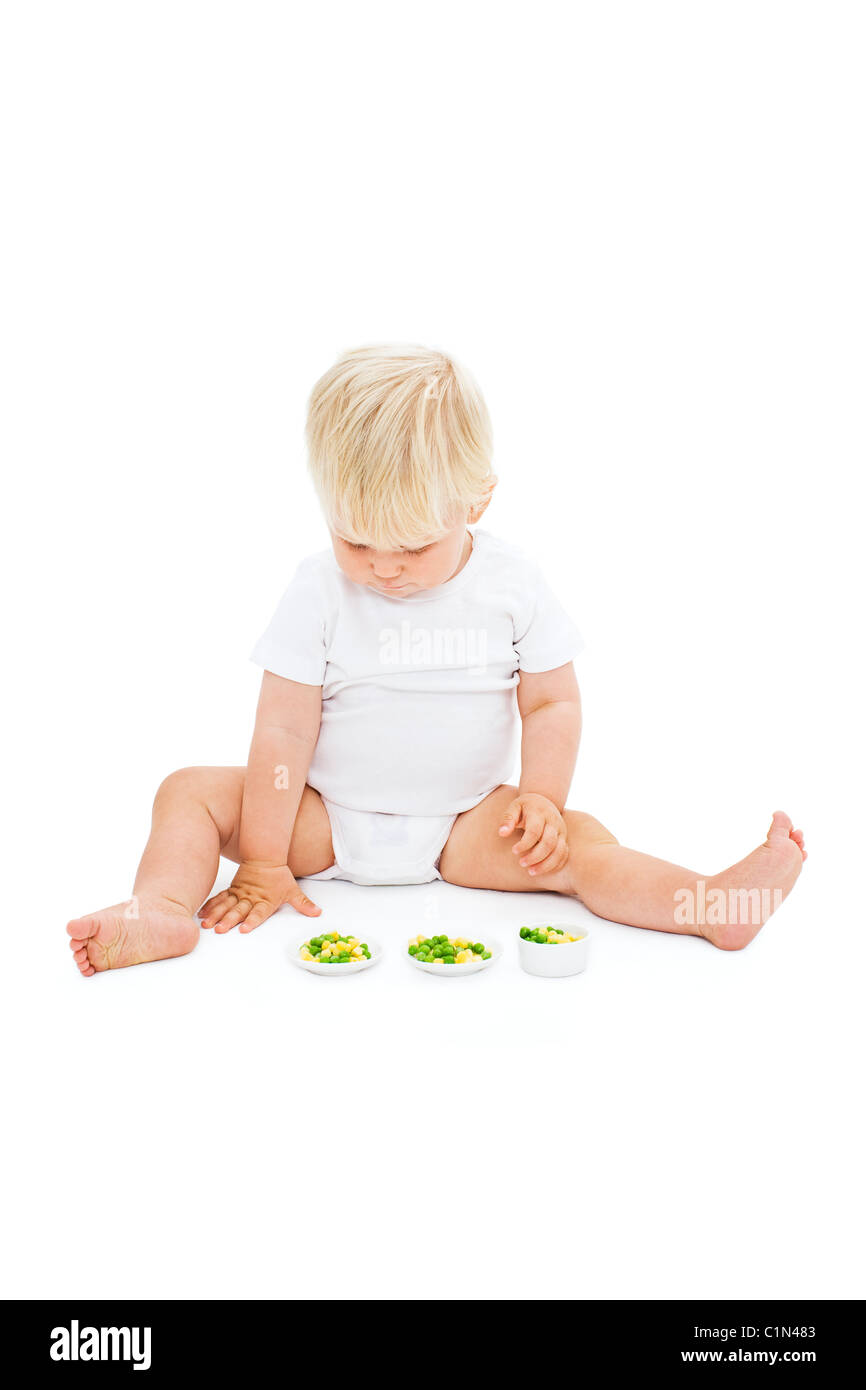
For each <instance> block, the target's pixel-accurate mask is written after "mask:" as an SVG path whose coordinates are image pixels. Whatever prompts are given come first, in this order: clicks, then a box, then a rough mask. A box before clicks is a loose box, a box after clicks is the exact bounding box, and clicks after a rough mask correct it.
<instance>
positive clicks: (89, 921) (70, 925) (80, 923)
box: [66, 917, 99, 941]
mask: <svg viewBox="0 0 866 1390" xmlns="http://www.w3.org/2000/svg"><path fill="white" fill-rule="evenodd" d="M66 930H67V931H68V932H69V935H70V936H71V937H73V938H74V939H75V940H77V941H86V940H87V939H88V937H90V936H95V935H96V933H97V931H98V930H99V923H98V922H94V920H93V918H92V917H74V918H73V919H72V921H71V922H67V923H66Z"/></svg>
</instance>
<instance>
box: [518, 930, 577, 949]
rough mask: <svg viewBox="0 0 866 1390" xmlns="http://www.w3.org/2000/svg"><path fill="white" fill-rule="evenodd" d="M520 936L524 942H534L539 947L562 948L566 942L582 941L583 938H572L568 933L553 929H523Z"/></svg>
mask: <svg viewBox="0 0 866 1390" xmlns="http://www.w3.org/2000/svg"><path fill="white" fill-rule="evenodd" d="M520 935H521V937H522V938H523V940H524V941H534V942H535V944H536V945H537V946H560V945H562V943H563V942H565V941H582V940H583V937H582V936H572V934H571V932H568V931H554V929H553V927H521V928H520Z"/></svg>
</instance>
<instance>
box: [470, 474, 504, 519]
mask: <svg viewBox="0 0 866 1390" xmlns="http://www.w3.org/2000/svg"><path fill="white" fill-rule="evenodd" d="M498 482H499V479H498V478H497V476H496V474H495V473H491V474H490V477H489V478H488V479H487V482H486V483H485V484H484V492H483V494H482V497H481V499H480V501H478V502H476V503H475V506H474V507H470V509H469V515H468V516H467V518H466V520H467V523H468V524H469V525H470V526H471V525H472V524H473V523H474V522H476V521H480V519H481V517H482V516H483V515H484V513H485V512H486V511H487V508H488V507H489V506H490V499H491V497H492V496H493V489H494V488H495V487H496V484H497V483H498Z"/></svg>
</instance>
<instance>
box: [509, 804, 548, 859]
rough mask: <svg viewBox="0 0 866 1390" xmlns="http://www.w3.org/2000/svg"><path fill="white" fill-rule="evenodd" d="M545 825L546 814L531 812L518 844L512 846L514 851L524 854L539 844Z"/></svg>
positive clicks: (520, 854)
mask: <svg viewBox="0 0 866 1390" xmlns="http://www.w3.org/2000/svg"><path fill="white" fill-rule="evenodd" d="M544 825H545V821H544V816H542V815H541V814H540V813H539V812H538V811H535V812H530V814H529V815H528V816H527V817H526V829H525V830H524V832H523V834H522V835H521V837H520V839H519V840H518V841H517V844H516V845H514V846H512V848H513V851H514V853H515V854H516V855H519V856H522V855H524V854H526V852H527V851H528V850H530V849H532V846H533V845H537V844H538V841H539V840H540V839H541V837H542V835H543V834H544Z"/></svg>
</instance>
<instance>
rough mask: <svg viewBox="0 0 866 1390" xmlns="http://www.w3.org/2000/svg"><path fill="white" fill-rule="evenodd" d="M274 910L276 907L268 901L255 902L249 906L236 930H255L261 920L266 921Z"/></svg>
mask: <svg viewBox="0 0 866 1390" xmlns="http://www.w3.org/2000/svg"><path fill="white" fill-rule="evenodd" d="M276 910H277V909H276V908H275V907H272V906H271V904H270V903H265V902H260V903H255V904H254V906H253V907H251V908H250V911H249V912H248V913H247V915H246V917H245V918H244V920H243V921H242V922H241V924H240V926H239V927H238V931H240V932H248V931H255V929H256V927H260V926H261V925H262V922H266V921H267V920H268V918H269V917H270V916H272V915H273V913H274V912H276Z"/></svg>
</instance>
